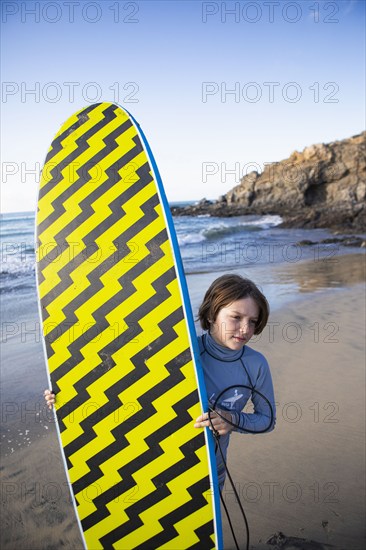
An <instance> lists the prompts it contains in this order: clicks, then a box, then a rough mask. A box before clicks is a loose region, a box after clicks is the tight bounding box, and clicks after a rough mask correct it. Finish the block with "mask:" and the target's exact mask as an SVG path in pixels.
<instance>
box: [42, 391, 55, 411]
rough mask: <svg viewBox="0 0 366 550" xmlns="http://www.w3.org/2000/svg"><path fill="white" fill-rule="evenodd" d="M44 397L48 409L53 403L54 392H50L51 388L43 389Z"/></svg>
mask: <svg viewBox="0 0 366 550" xmlns="http://www.w3.org/2000/svg"><path fill="white" fill-rule="evenodd" d="M43 395H44V398H45V400H46V403H47V406H48V408H49V409H52V407H53V405H54V404H55V401H56V397H55V394H54V393H52V392H51V390H44V393H43Z"/></svg>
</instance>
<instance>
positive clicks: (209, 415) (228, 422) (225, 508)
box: [208, 384, 274, 550]
mask: <svg viewBox="0 0 366 550" xmlns="http://www.w3.org/2000/svg"><path fill="white" fill-rule="evenodd" d="M233 388H235V389H237V388H246V389H249V390H250V391H251V392H252V393H257V394H258V395H259V396H260V397H261V398H263V399H264V400H265V401H266V403H267V404H268V405H269V410H270V421H269V424H268V426H267V427H266V428H265V429H263V430H249V429H244V430H243V429H242V428H241V427H240V426H239V424H237V423H235V422H232V421H230V420H227V419H226V418H225V417H224V416H223V415H222V414H221V413H220V412H219V411H218V410H217V408H216V407H217V403H218V401H219V399H220V398H221V397H222V395H223V394H224V393H225V392H227V391H229V390H231V389H233ZM213 412H214V413H216V414H217V415H218V416H219V417H220V418H222V419H223V420H225V422H226V423H227V424H229V425H231V426H232V427H233V428H234V429H238V430H242V431H244V432H245V433H251V434H259V433H264V432H267V431H268V430H269V429H270V428H271V426H272V423H273V420H274V412H273V407H272V404H271V402H270V400H269V399H268V398H267V397H266V396H265V395H263V394H262V393H261V392H260V391H259V390H256V389H255V388H254V387H253V386H247V385H244V384H240V385H233V386H229V387H227V388H225V389H224V390H223V391H222V392H221V393H220V394H219V395H218V396H217V397H216V399H215V401H214V403H213V405H212V406H210V407H209V410H208V419H209V422H210V427H211V430H212V433H213V436H214V439H215V443H216V448H215V454H216V451H217V449H218V450H219V452H220V455H221V459H222V462H223V464H224V468H225V472H226V474H227V477H228V479H229V482H230V485H231V487H232V490H233V493H234V496H235V500H236V502H237V504H238V506H239V508H240V512H241V515H242V517H243V520H244V524H245V529H246V547H245V548H246V550H249V540H250V535H249V524H248V520H247V517H246V514H245V511H244V507H243V505H242V503H241V501H240V497H239V495H238V492H237V490H236V487H235V484H234V481H233V478H232V477H231V474H230V471H229V468H228V465H227V462H226V459H225V456H224V453H223V451H222V448H221V445H220V434H219V432H218V431H217V430H216V429H215V427H214V425H213V423H212V418H211V413H213ZM219 493H220V501H221V503H222V505H223V508H224V510H225V514H226V517H227V520H228V523H229V527H230V531H231V534H232V537H233V539H234V543H235V547H236V550H240V547H239V544H238V541H237V539H236V536H235V531H234V528H233V525H232V522H231V518H230V514H229V511H228V509H227V506H226V502H225V500H224V498H223V496H222V492H221V488H220V489H219Z"/></svg>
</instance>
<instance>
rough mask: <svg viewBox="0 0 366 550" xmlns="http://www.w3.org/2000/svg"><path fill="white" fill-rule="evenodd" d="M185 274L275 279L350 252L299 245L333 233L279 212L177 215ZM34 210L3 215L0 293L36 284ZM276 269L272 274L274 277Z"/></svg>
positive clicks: (331, 246)
mask: <svg viewBox="0 0 366 550" xmlns="http://www.w3.org/2000/svg"><path fill="white" fill-rule="evenodd" d="M173 221H174V226H175V229H176V234H177V239H178V244H179V248H180V253H181V257H182V261H183V267H184V271H185V273H186V274H197V273H209V272H223V271H233V270H240V269H244V270H247V271H250V272H253V270H256V269H258V270H259V271H260V272H261V273H262V275H263V274H266V277H265V278H266V280H267V282H268V283H271V284H272V283H273V284H275V283H276V280H275V277H276V275H275V273H276V272H275V271H273V269H272V268H274V267H276V266H278V265H284V264H291V265H293V264H297V263H299V262H301V261H304V260H314V261H315V262H316V261H318V262H319V261H322V260H323V261H327V260H328V259H329V260H331V259H332V258H335V257H336V256H337V255H339V254H342V253H345V252H351V250H350V249H349V248H346V247H343V248H342V247H341V246H340V245H339V244H319V245H315V246H305V247H304V246H300V244H299V242H301V241H302V240H305V239H307V240H311V241H313V242H319V241H321V240H323V239H326V238H329V237H331V236H332V235H331V234H330V233H329V232H328V231H326V230H323V229H313V230H304V229H283V228H281V227H279V226H280V223H281V218H280V217H279V216H269V215H267V216H242V217H234V218H215V217H210V216H195V217H193V216H186V217H174V218H173ZM34 235H35V214H34V213H32V212H25V213H11V214H2V215H1V224H0V246H1V269H0V285H1V293H2V294H4V293H12V294H13V293H14V292H16V293H20V292H27V291H28V290H29V289H31V288H35V236H34ZM271 273H273V276H271Z"/></svg>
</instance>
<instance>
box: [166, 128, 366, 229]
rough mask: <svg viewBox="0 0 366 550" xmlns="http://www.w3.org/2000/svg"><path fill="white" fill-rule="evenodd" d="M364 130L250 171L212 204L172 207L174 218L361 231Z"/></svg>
mask: <svg viewBox="0 0 366 550" xmlns="http://www.w3.org/2000/svg"><path fill="white" fill-rule="evenodd" d="M365 138H366V132H363V133H361V134H359V135H356V136H353V137H351V138H349V139H345V140H342V141H334V142H332V143H328V144H318V145H311V146H309V147H306V148H305V149H304V150H303V151H302V152H301V153H299V152H297V151H295V152H294V153H292V155H291V156H290V157H289V158H288V159H286V160H283V161H281V162H277V163H273V164H269V165H267V166H266V167H265V169H264V171H263V172H262V173H261V174H259V173H258V172H251V173H250V174H248V175H246V176H245V177H244V178H243V179H242V180H241V182H240V184H239V185H237V186H236V187H234V188H233V189H232V190H231V191H229V192H228V193H226V195H223V196H222V197H220V198H219V199H218V200H217V201H207V200H206V199H203V200H202V201H200V202H199V203H198V204H197V205H195V206H191V207H188V208H184V209H173V214H175V215H185V214H186V215H188V214H203V213H205V214H207V213H208V214H211V215H215V216H236V215H243V214H278V215H280V216H282V218H283V220H284V222H283V226H287V227H327V228H331V229H339V230H343V231H347V230H349V231H358V232H363V231H366V215H365V214H366V208H365V199H366V156H365Z"/></svg>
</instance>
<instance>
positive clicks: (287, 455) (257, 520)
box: [0, 254, 365, 550]
mask: <svg viewBox="0 0 366 550" xmlns="http://www.w3.org/2000/svg"><path fill="white" fill-rule="evenodd" d="M364 260H365V256H364V255H361V254H349V255H345V256H339V257H338V258H336V259H335V261H333V262H326V263H324V262H322V263H321V262H318V263H316V262H306V263H301V262H300V263H298V264H296V265H294V264H290V263H287V264H283V265H281V266H276V267H272V269H275V270H277V271H278V273H277V276H278V281H279V282H281V285H282V286H279V288H281V292H280V295H276V288H270V289H268V290H269V297H270V301H271V304H272V302H273V304H274V305H273V307H272V314H271V317H270V322H269V324H268V326H267V327H266V329H265V331H264V332H263V333H262V335H261V336H260V337H255V338H254V339H253V342H252V344H251V345H252V346H253V347H254V348H255V349H258V350H259V351H261V352H262V353H264V354H265V355H266V357H267V358H268V361H269V363H270V365H271V371H272V376H273V381H274V386H275V393H276V402H277V425H276V429H275V431H273V432H272V433H270V434H267V435H261V436H251V435H242V434H233V436H232V441H231V444H230V449H229V469H230V472H231V474H232V477H233V479H234V481H235V484H236V488H237V491H238V493H239V494H240V497H241V501H242V504H243V506H244V508H245V511H246V514H247V517H248V522H249V527H250V540H251V548H253V549H257V550H262V549H264V548H275V547H277V548H287V549H291V548H306V549H312V548H313V549H323V548H324V549H326V548H337V549H344V550H351V549H352V550H361V548H364V543H365V538H364V536H365V533H364V514H365V504H364V502H365V500H364V497H365V477H364V467H365V455H364V448H365V425H364V424H365V421H364V413H365V371H364V367H365V347H364V331H365V287H364V283H363V281H364V275H365V273H364V268H365V263H364ZM237 271H238V272H240V273H243V274H244V275H247V276H250V277H252V278H253V279H254V280H255V281H256V282H257V283H259V284H260V285H261V286H262V287H263V290H264V291H266V284H265V283H266V273H265V268H263V267H262V268H259V267H258V268H257V269H255V268H254V267H253V268H252V269H248V270H247V271H245V270H243V269H242V270H240V269H238V270H237ZM216 275H217V274H213V273H206V274H195V275H190V276H189V277H188V287H189V290H190V295H191V299H192V307H193V311H194V313H196V310H197V307H198V304H199V301H200V299H201V298H202V295H203V292H204V291H205V289H206V288H207V286H208V284H209V283H210V282H211V281H212V280H213V279H214V278H215V276H216ZM271 297H273V300H271ZM2 310H3V319H2V321H3V323H2V328H3V335H2V356H1V363H2V385H1V397H2V423H1V447H2V460H1V475H2V503H1V506H2V509H1V520H2V529H1V541H0V542H1V548H3V549H6V550H15V549H16V550H45V549H50V550H51V549H59V548H69V549H75V550H76V549H81V548H82V543H81V539H80V535H79V532H78V527H77V523H76V520H75V517H74V511H73V507H72V504H71V502H70V496H69V491H68V487H67V483H66V477H65V473H64V470H63V464H62V461H61V456H60V451H59V447H58V440H57V435H56V430H55V426H54V423H53V417H52V414H50V413H49V412H48V411H47V409H46V408H45V406H44V404H43V403H44V402H43V397H42V393H43V389H44V388H45V387H47V376H46V369H45V366H44V358H43V349H42V343H41V338H40V331H39V320H38V311H37V303H36V295H35V292H34V294H33V295H27V296H24V300H21V301H20V300H18V299H17V300H15V301H14V300H13V299H12V296H11V294H9V295H6V296H4V299H3V302H2ZM223 496H224V499H225V502H226V503H227V506H228V508H229V510H230V515H231V518H232V520H233V524H234V526H235V530H236V532H237V537H238V539H239V540H240V541H241V545H242V547H244V542H243V541H244V540H245V529H244V525H243V520H242V519H241V517H240V514H239V511H238V507H237V505H236V503H235V501H234V497H233V494H232V490H231V488H230V487H229V486H228V485H226V486H225V489H224V493H223ZM223 523H224V538H225V546H224V548H225V550H231V549H233V548H235V547H234V543H233V541H232V538H231V535H230V533H229V530H228V526H227V521H226V520H225V519H224V520H223ZM279 532H282V533H284V535H286V537H287V539H284V538H283V537H282V535H278V533H279ZM276 533H277V535H275V534H276ZM281 537H282V538H281ZM268 541H269V542H268Z"/></svg>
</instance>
